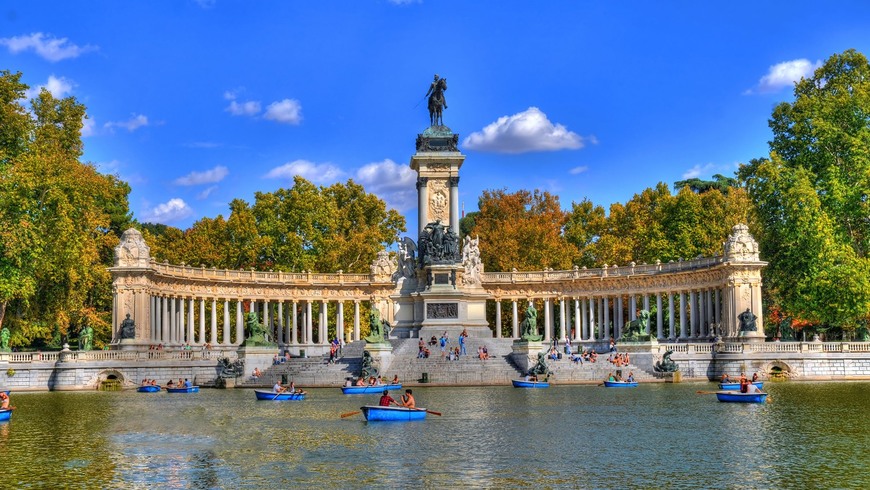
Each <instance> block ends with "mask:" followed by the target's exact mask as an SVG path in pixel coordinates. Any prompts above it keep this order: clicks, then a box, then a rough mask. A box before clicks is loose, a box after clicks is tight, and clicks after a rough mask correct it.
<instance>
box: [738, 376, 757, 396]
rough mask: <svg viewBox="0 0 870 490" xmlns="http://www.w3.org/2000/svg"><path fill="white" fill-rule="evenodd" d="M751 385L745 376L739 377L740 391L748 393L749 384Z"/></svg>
mask: <svg viewBox="0 0 870 490" xmlns="http://www.w3.org/2000/svg"><path fill="white" fill-rule="evenodd" d="M750 385H751V386H755V385H752V384H751V383H750V382H749V380H747V379H746V377H745V376H741V377H740V393H749V386H750Z"/></svg>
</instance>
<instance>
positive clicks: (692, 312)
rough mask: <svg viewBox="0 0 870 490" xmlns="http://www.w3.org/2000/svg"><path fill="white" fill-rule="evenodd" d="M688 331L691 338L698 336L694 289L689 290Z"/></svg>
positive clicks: (696, 298)
mask: <svg viewBox="0 0 870 490" xmlns="http://www.w3.org/2000/svg"><path fill="white" fill-rule="evenodd" d="M689 331H690V332H691V335H690V338H691V339H692V340H695V339H697V338H698V297H697V295H696V294H695V290H694V289H693V290H691V291H689Z"/></svg>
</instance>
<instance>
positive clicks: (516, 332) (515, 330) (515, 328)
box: [511, 299, 520, 339]
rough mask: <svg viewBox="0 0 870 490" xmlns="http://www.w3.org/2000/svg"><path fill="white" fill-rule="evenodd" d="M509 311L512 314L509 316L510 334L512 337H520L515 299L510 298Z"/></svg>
mask: <svg viewBox="0 0 870 490" xmlns="http://www.w3.org/2000/svg"><path fill="white" fill-rule="evenodd" d="M511 313H512V314H513V318H511V334H512V335H513V338H515V339H518V338H520V322H519V318H518V317H517V300H516V299H512V300H511Z"/></svg>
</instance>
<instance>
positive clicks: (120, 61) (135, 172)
mask: <svg viewBox="0 0 870 490" xmlns="http://www.w3.org/2000/svg"><path fill="white" fill-rule="evenodd" d="M0 13H2V16H0V26H2V28H0V69H8V70H11V71H13V72H15V71H21V72H22V73H23V74H24V81H25V83H27V84H29V85H31V87H34V88H37V87H40V86H45V87H47V88H49V89H50V90H51V91H52V92H53V93H54V94H55V95H56V96H68V95H73V96H75V97H76V98H77V99H78V100H79V101H80V102H82V103H84V104H85V105H86V106H87V107H88V115H89V117H90V119H88V121H87V124H86V127H85V139H84V141H85V156H84V159H85V160H87V161H90V162H93V163H95V164H96V165H97V166H98V168H100V169H101V170H103V171H104V172H110V173H117V174H118V175H119V176H120V177H121V178H122V179H124V180H126V181H128V182H129V183H130V185H131V186H132V192H131V195H130V207H131V210H132V211H133V213H134V215H135V217H136V218H137V219H139V220H142V221H156V222H162V223H165V224H169V225H173V226H177V227H180V228H187V227H189V226H190V225H191V224H192V223H193V222H194V221H196V220H197V219H199V218H201V217H204V216H209V217H214V216H217V215H218V214H223V215H224V216H227V215H228V214H229V212H228V207H227V204H228V203H229V201H230V200H232V199H233V198H242V199H245V200H247V201H248V202H253V196H254V192H256V191H264V192H269V191H274V190H275V189H278V188H280V187H288V186H289V185H291V184H292V176H293V175H294V174H300V175H303V176H304V177H305V178H307V179H309V180H311V181H313V182H315V183H316V184H319V185H330V184H332V183H334V182H338V181H340V182H344V181H346V180H347V179H349V178H352V179H354V180H355V181H357V182H360V183H362V184H363V185H364V186H365V187H366V189H367V190H369V191H370V192H374V193H376V194H377V195H379V196H380V197H381V198H383V199H384V200H386V201H387V203H388V204H389V205H390V206H392V207H394V208H396V209H398V210H399V211H400V212H402V213H403V214H404V215H405V216H406V217H407V218H408V229H410V230H413V229H416V217H415V214H414V207H415V195H416V190H415V186H414V179H415V176H414V174H413V172H412V171H411V170H410V168H409V166H408V163H409V160H410V157H411V155H412V154H413V152H414V140H415V138H416V135H417V133H420V132H422V131H423V130H424V129H425V128H426V127H427V126H428V122H429V119H428V113H427V111H426V104H425V102H421V101H422V100H423V96H424V94H425V93H426V90H427V89H428V87H429V83H430V82H431V80H432V77H433V75H434V74H435V73H437V74H439V75H441V76H443V77H446V78H447V80H448V90H447V92H446V97H447V102H448V105H449V107H448V109H447V110H446V111H445V113H444V123H445V124H446V125H447V126H449V127H450V128H451V129H452V130H453V131H454V132H456V133H458V134H460V138H461V140H460V141H461V151H462V152H463V153H464V154H465V155H466V156H467V158H466V161H465V164H464V165H463V168H462V171H461V181H460V198H461V200H462V201H463V203H464V207H465V210H466V211H473V210H474V209H475V208H476V206H477V199H478V197H479V196H480V194H481V192H482V191H483V190H485V189H501V188H506V189H508V190H509V191H516V190H518V189H529V190H531V189H535V188H538V189H542V190H547V191H550V192H552V193H555V194H557V195H558V196H560V199H561V202H562V205H563V206H564V207H565V208H569V207H570V205H571V202H572V201H580V200H582V199H583V198H589V199H590V200H592V201H593V202H595V203H596V204H600V205H603V206H605V207H607V206H609V205H610V204H611V203H613V202H625V201H626V200H628V199H630V198H631V197H632V196H633V195H634V194H635V193H637V192H640V191H641V190H643V189H644V188H646V187H650V186H653V185H655V184H656V183H657V182H659V181H662V182H666V183H668V184H669V185H670V184H672V183H673V182H674V181H676V180H680V179H684V178H688V177H695V176H697V177H700V178H710V177H711V176H712V175H713V174H715V173H722V174H724V175H729V176H730V175H732V174H733V172H734V171H735V170H736V167H737V164H738V163H740V162H746V161H748V160H749V159H751V158H755V157H760V156H765V155H766V154H767V141H768V140H769V139H770V130H769V129H768V127H767V119H768V117H769V116H770V113H771V109H772V108H773V107H774V105H776V104H777V103H779V102H781V101H790V100H791V99H792V91H791V88H792V86H793V82H794V80H797V79H799V78H800V77H801V76H802V75H807V74H809V73H811V71H812V69H813V68H814V67H815V66H817V64H818V63H819V62H821V61H823V60H824V59H826V58H827V57H829V56H830V55H832V54H834V53H840V52H842V51H844V50H846V49H849V48H855V49H857V50H859V51H861V52H862V53H864V54H865V55H868V54H870V3H868V2H858V1H855V2H846V1H833V2H825V3H821V2H802V1H788V2H785V1H766V2H749V1H734V2H686V1H684V2H648V1H644V2H642V1H621V2H529V1H526V2H518V1H504V0H502V1H434V0H423V1H389V0H355V1H346V2H327V1H318V2H290V1H258V2H242V1H224V0H213V1H205V0H200V1H193V0H174V1H150V2H120V1H88V2H69V1H63V2H61V1H42V2H7V3H5V4H4V5H3V6H2V8H0Z"/></svg>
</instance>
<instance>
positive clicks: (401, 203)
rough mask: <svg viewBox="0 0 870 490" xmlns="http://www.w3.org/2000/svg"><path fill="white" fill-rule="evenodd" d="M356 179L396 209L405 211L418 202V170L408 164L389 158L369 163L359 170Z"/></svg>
mask: <svg viewBox="0 0 870 490" xmlns="http://www.w3.org/2000/svg"><path fill="white" fill-rule="evenodd" d="M356 180H357V181H358V182H359V183H360V184H362V185H363V187H365V189H366V191H368V192H371V193H373V194H375V195H377V196H378V197H380V198H381V199H383V200H384V201H385V202H386V203H387V205H388V206H391V207H393V208H395V209H396V210H399V211H405V210H408V209H411V208H412V207H414V206H415V205H416V204H417V188H416V186H415V183H416V181H417V172H415V171H414V170H412V169H411V167H409V166H408V165H399V164H397V163H396V162H394V161H392V160H390V159H389V158H388V159H386V160H384V161H382V162H375V163H369V164H368V165H365V166H363V167H362V168H360V169H359V170H357V172H356Z"/></svg>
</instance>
